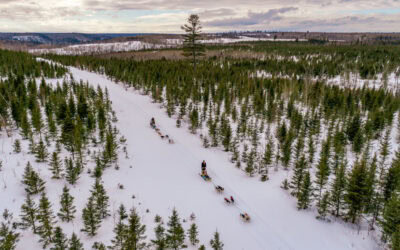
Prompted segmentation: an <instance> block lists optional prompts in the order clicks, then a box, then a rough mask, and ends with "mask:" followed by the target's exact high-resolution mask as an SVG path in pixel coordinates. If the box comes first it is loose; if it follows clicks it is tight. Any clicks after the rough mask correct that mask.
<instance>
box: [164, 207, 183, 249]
mask: <svg viewBox="0 0 400 250" xmlns="http://www.w3.org/2000/svg"><path fill="white" fill-rule="evenodd" d="M167 225H168V230H167V244H168V247H169V248H172V249H175V250H177V249H181V248H183V247H184V241H185V231H184V230H183V228H182V225H181V222H180V219H179V215H178V212H177V211H176V209H175V208H174V209H173V210H172V215H171V216H170V217H169V221H168V224H167Z"/></svg>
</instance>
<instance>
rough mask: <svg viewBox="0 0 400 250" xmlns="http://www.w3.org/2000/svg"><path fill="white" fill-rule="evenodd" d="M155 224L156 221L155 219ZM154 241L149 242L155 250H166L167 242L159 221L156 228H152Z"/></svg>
mask: <svg viewBox="0 0 400 250" xmlns="http://www.w3.org/2000/svg"><path fill="white" fill-rule="evenodd" d="M156 222H157V219H156ZM154 234H155V239H154V240H151V243H153V245H154V246H155V249H157V250H164V249H166V248H167V240H166V235H165V228H164V226H163V223H162V222H161V221H158V222H157V226H156V227H155V228H154Z"/></svg>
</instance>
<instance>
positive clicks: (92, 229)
mask: <svg viewBox="0 0 400 250" xmlns="http://www.w3.org/2000/svg"><path fill="white" fill-rule="evenodd" d="M82 220H83V225H84V228H83V229H81V231H82V232H86V234H87V235H89V236H95V235H96V233H97V229H99V227H100V223H101V220H100V216H99V212H98V211H97V209H96V205H95V202H94V198H93V197H92V196H91V197H89V200H88V203H87V204H86V207H85V208H84V209H83V210H82Z"/></svg>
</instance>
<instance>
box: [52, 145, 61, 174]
mask: <svg viewBox="0 0 400 250" xmlns="http://www.w3.org/2000/svg"><path fill="white" fill-rule="evenodd" d="M50 171H51V172H52V173H53V176H52V177H51V178H53V179H60V178H61V172H62V168H61V160H60V157H59V156H58V153H57V151H54V152H53V154H52V155H51V160H50Z"/></svg>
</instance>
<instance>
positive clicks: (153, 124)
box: [150, 117, 156, 128]
mask: <svg viewBox="0 0 400 250" xmlns="http://www.w3.org/2000/svg"><path fill="white" fill-rule="evenodd" d="M150 126H151V127H152V128H155V127H156V121H155V120H154V117H152V118H151V120H150Z"/></svg>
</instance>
